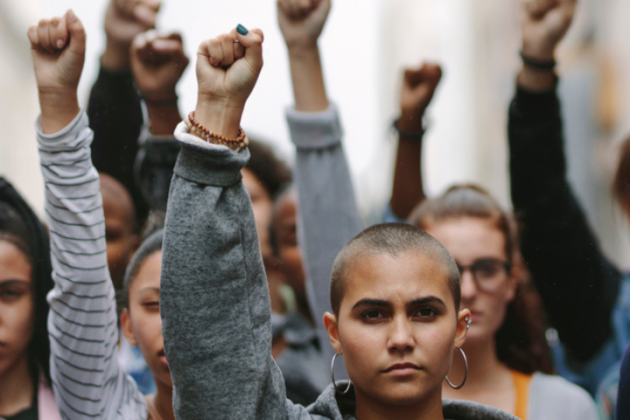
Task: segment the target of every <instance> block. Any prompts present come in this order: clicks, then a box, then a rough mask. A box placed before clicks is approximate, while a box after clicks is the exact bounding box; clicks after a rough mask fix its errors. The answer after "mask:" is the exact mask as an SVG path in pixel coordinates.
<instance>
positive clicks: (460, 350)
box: [333, 347, 468, 389]
mask: <svg viewBox="0 0 630 420" xmlns="http://www.w3.org/2000/svg"><path fill="white" fill-rule="evenodd" d="M455 348H456V349H457V350H459V352H460V353H461V354H462V357H463V358H464V365H466V374H465V375H464V381H463V382H462V384H461V385H460V386H455V385H453V384H452V383H451V381H450V380H449V379H448V375H446V383H448V385H449V386H450V387H451V388H453V389H462V388H463V387H464V385H466V379H468V359H467V358H466V353H464V350H462V349H461V348H460V347H455ZM333 360H334V359H333Z"/></svg>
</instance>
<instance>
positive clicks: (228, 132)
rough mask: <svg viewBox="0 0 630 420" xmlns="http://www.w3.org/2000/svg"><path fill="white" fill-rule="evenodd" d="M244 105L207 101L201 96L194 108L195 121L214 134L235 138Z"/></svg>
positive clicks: (237, 133)
mask: <svg viewBox="0 0 630 420" xmlns="http://www.w3.org/2000/svg"><path fill="white" fill-rule="evenodd" d="M243 108H244V104H243V105H241V104H240V103H237V102H231V101H217V100H210V101H209V100H207V99H206V98H204V97H203V96H202V95H201V94H200V95H199V98H198V100H197V107H196V108H195V119H196V120H197V121H199V123H200V124H201V125H203V126H204V127H206V128H207V129H208V130H210V131H212V132H213V133H215V134H218V135H221V136H225V137H228V138H236V137H238V135H239V130H240V127H241V117H242V115H243Z"/></svg>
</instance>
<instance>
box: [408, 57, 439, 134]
mask: <svg viewBox="0 0 630 420" xmlns="http://www.w3.org/2000/svg"><path fill="white" fill-rule="evenodd" d="M440 80H442V69H441V68H440V66H438V65H435V64H423V65H422V67H420V68H419V69H416V70H412V69H407V70H405V74H404V78H403V85H402V89H401V92H400V119H399V120H398V129H400V130H401V131H403V132H420V131H421V130H422V117H423V116H424V112H425V110H426V109H427V107H428V106H429V103H431V100H432V99H433V95H434V94H435V89H436V88H437V86H438V85H439V83H440Z"/></svg>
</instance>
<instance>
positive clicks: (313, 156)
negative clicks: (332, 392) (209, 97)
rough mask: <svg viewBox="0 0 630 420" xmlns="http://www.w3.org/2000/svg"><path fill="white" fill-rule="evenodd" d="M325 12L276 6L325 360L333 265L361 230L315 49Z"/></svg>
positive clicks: (329, 352)
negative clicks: (290, 92)
mask: <svg viewBox="0 0 630 420" xmlns="http://www.w3.org/2000/svg"><path fill="white" fill-rule="evenodd" d="M305 3H307V4H306V5H305ZM329 10H330V0H314V1H311V2H310V3H309V2H302V1H298V0H279V1H278V20H279V23H280V29H281V30H282V34H283V35H284V39H285V41H286V44H287V49H288V51H289V60H290V64H291V77H292V80H293V91H294V94H295V108H289V109H288V110H287V120H288V122H289V129H290V131H291V139H292V141H293V143H294V144H295V146H296V148H297V152H296V153H297V156H296V164H295V181H296V184H297V190H298V198H299V214H300V223H299V226H298V234H299V240H300V246H301V248H302V254H303V256H304V266H305V269H306V274H307V284H306V288H307V293H308V298H309V305H310V307H311V311H312V314H313V318H314V319H315V321H316V322H317V331H318V337H319V339H320V343H321V345H322V350H323V353H324V357H325V359H326V360H330V359H331V358H332V356H333V354H334V350H333V349H332V347H331V346H330V344H329V340H328V334H327V333H326V329H325V327H324V321H323V318H324V313H325V312H327V311H331V308H330V275H331V271H332V264H333V262H334V260H335V257H336V256H337V253H338V252H339V251H340V250H341V248H342V247H343V246H344V245H345V244H346V243H347V242H348V241H350V239H352V238H353V237H355V236H356V235H357V234H358V233H359V232H361V231H362V230H363V223H362V221H361V218H360V215H359V211H358V208H357V204H356V200H355V196H354V189H353V187H352V182H351V179H350V171H349V170H348V163H347V161H346V156H345V154H344V151H343V147H342V145H341V137H342V130H341V125H340V123H339V116H338V114H337V109H336V107H335V106H334V105H331V104H329V103H328V99H327V96H326V90H325V88H324V80H323V76H322V67H321V63H320V56H319V47H318V45H317V41H318V38H319V36H320V34H321V32H322V29H323V27H324V24H325V22H326V18H327V16H328V12H329ZM342 374H345V372H340V375H342Z"/></svg>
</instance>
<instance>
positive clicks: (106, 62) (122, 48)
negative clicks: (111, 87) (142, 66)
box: [101, 39, 131, 70]
mask: <svg viewBox="0 0 630 420" xmlns="http://www.w3.org/2000/svg"><path fill="white" fill-rule="evenodd" d="M130 48H131V44H129V43H125V42H116V41H113V40H111V39H108V40H107V45H106V46H105V52H104V53H103V55H102V56H101V66H103V67H105V68H106V69H109V70H126V69H129V68H130V67H131V58H130V56H129V49H130Z"/></svg>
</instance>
